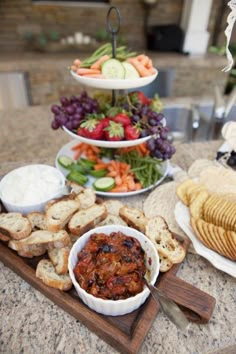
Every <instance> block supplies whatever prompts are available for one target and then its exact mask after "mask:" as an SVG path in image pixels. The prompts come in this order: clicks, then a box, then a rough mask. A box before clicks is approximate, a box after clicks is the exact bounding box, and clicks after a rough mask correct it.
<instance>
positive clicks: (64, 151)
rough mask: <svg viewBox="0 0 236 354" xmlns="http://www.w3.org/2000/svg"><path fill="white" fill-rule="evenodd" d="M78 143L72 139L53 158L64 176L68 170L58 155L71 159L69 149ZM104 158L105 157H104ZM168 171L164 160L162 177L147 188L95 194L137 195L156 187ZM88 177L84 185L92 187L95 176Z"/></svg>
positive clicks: (71, 154)
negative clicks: (61, 163)
mask: <svg viewBox="0 0 236 354" xmlns="http://www.w3.org/2000/svg"><path fill="white" fill-rule="evenodd" d="M76 144H78V141H77V140H72V141H71V142H69V143H68V144H66V145H64V146H63V147H62V148H61V149H60V150H59V152H58V153H57V156H56V160H55V165H56V168H57V169H58V170H59V171H61V172H62V173H63V174H64V176H67V174H68V170H67V169H65V168H63V167H62V166H61V165H60V164H59V163H58V162H57V160H58V157H59V156H61V155H65V156H68V157H70V158H72V159H73V157H74V151H72V150H71V148H72V147H73V146H74V145H76ZM104 160H105V159H104ZM106 161H109V160H108V159H106ZM168 171H169V161H164V162H163V163H162V164H161V172H162V177H161V178H160V179H159V180H158V181H157V182H156V183H155V185H151V186H149V187H147V188H143V189H140V190H138V191H133V192H124V193H112V192H99V191H96V194H97V195H101V196H105V197H128V196H132V195H137V194H140V193H144V192H146V191H148V190H150V189H152V188H153V187H156V186H157V185H158V184H160V183H161V182H162V181H163V180H164V179H165V177H166V176H167V174H168ZM88 177H89V180H88V182H87V183H86V185H85V187H92V185H93V182H94V181H95V178H94V177H93V176H88Z"/></svg>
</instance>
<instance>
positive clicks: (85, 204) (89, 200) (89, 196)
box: [75, 188, 96, 209]
mask: <svg viewBox="0 0 236 354" xmlns="http://www.w3.org/2000/svg"><path fill="white" fill-rule="evenodd" d="M75 199H76V200H79V202H80V209H87V208H89V207H91V206H92V205H94V204H95V202H96V194H95V192H94V190H92V189H90V188H86V189H84V190H83V191H81V193H79V195H77V196H76V197H75Z"/></svg>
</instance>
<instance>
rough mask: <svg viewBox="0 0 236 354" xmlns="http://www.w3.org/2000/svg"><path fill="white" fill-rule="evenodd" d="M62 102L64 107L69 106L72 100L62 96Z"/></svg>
mask: <svg viewBox="0 0 236 354" xmlns="http://www.w3.org/2000/svg"><path fill="white" fill-rule="evenodd" d="M60 102H61V104H62V106H64V107H66V106H69V104H70V101H69V100H68V98H66V97H61V98H60Z"/></svg>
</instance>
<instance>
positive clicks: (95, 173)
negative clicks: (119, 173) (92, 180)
mask: <svg viewBox="0 0 236 354" xmlns="http://www.w3.org/2000/svg"><path fill="white" fill-rule="evenodd" d="M90 175H91V176H93V177H97V178H98V177H105V176H106V175H107V170H97V171H96V170H91V171H90Z"/></svg>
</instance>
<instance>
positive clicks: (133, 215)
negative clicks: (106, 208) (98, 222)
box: [119, 205, 148, 232]
mask: <svg viewBox="0 0 236 354" xmlns="http://www.w3.org/2000/svg"><path fill="white" fill-rule="evenodd" d="M119 214H120V217H121V218H122V219H123V220H124V221H125V222H126V223H127V224H128V225H129V226H131V227H133V228H134V229H137V230H139V231H141V232H145V228H146V225H147V221H148V219H147V218H146V217H145V215H144V213H143V212H142V211H141V210H139V209H136V208H130V207H128V206H126V205H125V206H123V207H122V208H120V212H119Z"/></svg>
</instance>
